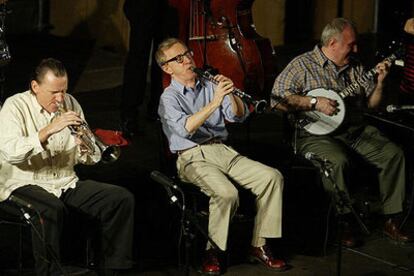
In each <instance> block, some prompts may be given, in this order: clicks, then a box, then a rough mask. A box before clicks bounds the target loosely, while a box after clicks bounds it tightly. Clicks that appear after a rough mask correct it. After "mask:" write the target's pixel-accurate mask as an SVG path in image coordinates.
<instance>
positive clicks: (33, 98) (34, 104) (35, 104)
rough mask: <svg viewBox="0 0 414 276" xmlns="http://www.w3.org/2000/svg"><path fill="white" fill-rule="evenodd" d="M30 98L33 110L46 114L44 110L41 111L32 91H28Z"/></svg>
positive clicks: (41, 108)
mask: <svg viewBox="0 0 414 276" xmlns="http://www.w3.org/2000/svg"><path fill="white" fill-rule="evenodd" d="M28 93H29V95H30V98H31V100H32V103H33V107H34V109H35V110H36V111H37V112H38V113H44V112H46V110H44V109H43V107H42V106H41V105H40V104H39V102H38V101H37V98H36V95H35V94H34V93H33V92H32V91H30V90H29V91H28Z"/></svg>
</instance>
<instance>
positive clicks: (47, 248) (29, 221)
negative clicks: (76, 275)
mask: <svg viewBox="0 0 414 276" xmlns="http://www.w3.org/2000/svg"><path fill="white" fill-rule="evenodd" d="M18 209H19V211H20V212H21V213H22V217H23V218H24V220H25V222H26V223H27V224H29V225H30V227H31V228H32V231H33V232H34V233H35V235H36V236H37V238H38V239H39V240H40V241H41V242H42V243H43V246H44V250H45V252H49V254H50V256H51V258H52V261H53V262H54V263H55V264H56V266H57V268H58V269H59V271H60V272H61V273H62V275H64V276H67V275H68V274H67V273H66V272H65V271H64V270H63V267H62V265H61V263H60V262H59V260H58V258H57V257H56V254H55V252H54V251H53V249H52V248H51V247H50V246H49V245H48V244H47V243H46V241H45V239H44V234H43V235H42V234H40V232H39V230H38V229H37V227H36V226H35V225H34V224H33V221H32V217H31V216H30V214H29V212H27V211H26V210H25V208H23V207H22V206H19V207H18ZM35 211H36V213H37V216H38V218H39V221H41V220H42V218H41V217H40V214H39V213H38V211H37V210H35ZM41 223H42V222H41ZM45 261H47V262H49V263H50V261H49V260H48V259H47V258H46V257H45Z"/></svg>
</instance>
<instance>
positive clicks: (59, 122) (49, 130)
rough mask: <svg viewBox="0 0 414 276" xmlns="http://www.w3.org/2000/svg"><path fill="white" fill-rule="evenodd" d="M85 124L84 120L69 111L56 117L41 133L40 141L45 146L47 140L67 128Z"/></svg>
mask: <svg viewBox="0 0 414 276" xmlns="http://www.w3.org/2000/svg"><path fill="white" fill-rule="evenodd" d="M82 123H83V120H82V119H81V118H80V117H79V114H77V113H76V112H74V111H68V112H65V113H63V114H61V115H60V116H58V117H55V118H54V119H53V120H52V122H51V123H50V124H48V125H47V126H46V127H44V128H42V129H41V130H40V131H39V140H40V142H41V143H42V144H43V143H45V142H46V141H47V139H48V138H49V137H50V136H52V135H53V134H55V133H58V132H60V131H62V130H63V129H65V128H66V127H68V126H70V125H73V126H78V125H80V124H82Z"/></svg>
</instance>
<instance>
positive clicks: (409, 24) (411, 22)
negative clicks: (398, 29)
mask: <svg viewBox="0 0 414 276" xmlns="http://www.w3.org/2000/svg"><path fill="white" fill-rule="evenodd" d="M404 31H405V32H406V33H409V34H412V35H414V18H410V19H408V20H407V21H406V22H405V25H404Z"/></svg>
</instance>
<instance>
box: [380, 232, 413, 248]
mask: <svg viewBox="0 0 414 276" xmlns="http://www.w3.org/2000/svg"><path fill="white" fill-rule="evenodd" d="M382 235H383V236H384V237H385V238H386V239H387V240H389V241H390V242H391V243H392V244H395V245H407V244H409V243H413V241H402V240H396V239H394V238H393V237H392V236H391V235H390V234H388V233H386V232H382Z"/></svg>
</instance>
